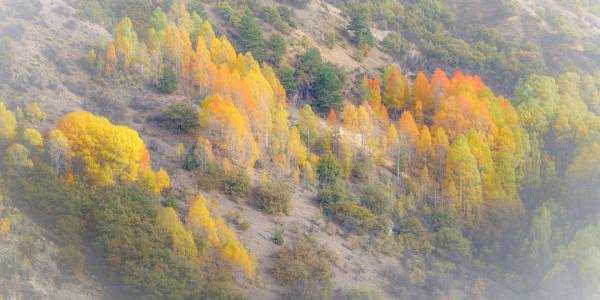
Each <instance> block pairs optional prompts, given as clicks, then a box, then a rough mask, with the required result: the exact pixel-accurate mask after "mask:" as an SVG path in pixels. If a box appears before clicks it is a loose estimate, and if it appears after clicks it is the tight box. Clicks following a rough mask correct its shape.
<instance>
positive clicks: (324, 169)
mask: <svg viewBox="0 0 600 300" xmlns="http://www.w3.org/2000/svg"><path fill="white" fill-rule="evenodd" d="M343 173H344V172H343V170H342V167H341V166H340V164H339V162H338V161H337V159H336V158H335V157H334V156H333V155H331V154H328V155H324V156H323V157H321V159H320V160H319V163H318V164H317V176H318V179H319V183H320V184H328V183H332V182H334V181H336V180H337V179H338V178H340V177H341V176H342V174H343Z"/></svg>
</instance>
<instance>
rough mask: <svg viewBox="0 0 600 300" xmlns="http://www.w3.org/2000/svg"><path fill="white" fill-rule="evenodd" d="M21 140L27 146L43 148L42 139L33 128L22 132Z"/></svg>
mask: <svg viewBox="0 0 600 300" xmlns="http://www.w3.org/2000/svg"><path fill="white" fill-rule="evenodd" d="M23 139H24V140H25V142H27V145H29V146H31V147H33V148H40V149H41V148H42V147H44V138H43V137H42V135H41V134H40V132H39V131H37V130H36V129H35V128H27V129H25V130H24V131H23Z"/></svg>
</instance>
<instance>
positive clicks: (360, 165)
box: [352, 154, 375, 180]
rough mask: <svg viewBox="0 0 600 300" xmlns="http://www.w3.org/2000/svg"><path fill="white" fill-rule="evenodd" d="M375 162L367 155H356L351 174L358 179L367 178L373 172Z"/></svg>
mask: <svg viewBox="0 0 600 300" xmlns="http://www.w3.org/2000/svg"><path fill="white" fill-rule="evenodd" d="M374 166H375V163H374V161H373V159H371V158H370V157H369V156H368V155H364V154H361V155H358V156H357V157H356V159H355V161H354V166H353V168H352V176H354V178H356V179H359V180H367V179H369V178H371V176H373V173H374V172H375V168H374Z"/></svg>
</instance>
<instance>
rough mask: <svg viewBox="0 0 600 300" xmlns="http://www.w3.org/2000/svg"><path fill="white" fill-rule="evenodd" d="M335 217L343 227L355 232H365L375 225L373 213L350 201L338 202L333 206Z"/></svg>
mask: <svg viewBox="0 0 600 300" xmlns="http://www.w3.org/2000/svg"><path fill="white" fill-rule="evenodd" d="M335 218H336V220H337V221H338V222H340V223H342V225H343V226H344V228H346V229H347V230H349V231H352V232H355V233H357V234H365V233H367V232H369V231H370V230H371V229H373V227H374V226H375V224H376V222H375V216H374V215H373V213H372V212H371V211H370V210H368V209H366V208H364V207H362V206H360V205H358V204H356V203H352V202H343V203H339V204H337V205H336V207H335Z"/></svg>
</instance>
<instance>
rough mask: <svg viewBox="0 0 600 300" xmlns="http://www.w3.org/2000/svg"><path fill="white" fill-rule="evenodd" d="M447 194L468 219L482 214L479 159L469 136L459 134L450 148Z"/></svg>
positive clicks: (446, 179)
mask: <svg viewBox="0 0 600 300" xmlns="http://www.w3.org/2000/svg"><path fill="white" fill-rule="evenodd" d="M444 190H445V191H446V193H445V195H446V196H447V197H448V198H449V199H450V200H451V201H452V202H453V205H454V207H455V208H456V210H457V211H459V212H460V213H461V214H462V215H463V216H464V217H466V218H467V220H468V221H473V218H474V215H478V214H480V208H481V203H482V200H483V194H482V193H483V191H482V186H481V176H480V173H479V169H478V168H477V159H476V158H475V156H473V154H472V153H471V150H470V149H469V144H468V141H467V138H466V137H465V136H463V135H459V136H458V137H457V138H456V139H455V140H454V141H453V142H452V145H451V146H450V149H449V150H448V158H447V160H446V171H445V174H444Z"/></svg>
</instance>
